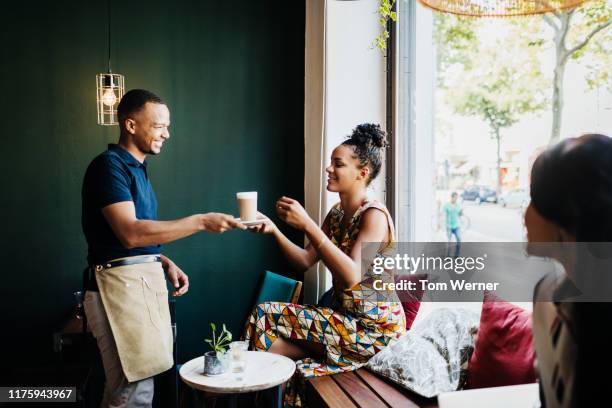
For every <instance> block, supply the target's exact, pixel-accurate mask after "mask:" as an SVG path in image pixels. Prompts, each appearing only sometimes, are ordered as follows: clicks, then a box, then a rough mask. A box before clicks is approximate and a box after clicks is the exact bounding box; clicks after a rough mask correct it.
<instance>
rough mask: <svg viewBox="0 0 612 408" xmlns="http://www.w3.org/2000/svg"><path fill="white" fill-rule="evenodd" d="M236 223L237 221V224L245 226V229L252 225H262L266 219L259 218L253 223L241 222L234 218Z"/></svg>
mask: <svg viewBox="0 0 612 408" xmlns="http://www.w3.org/2000/svg"><path fill="white" fill-rule="evenodd" d="M234 219H235V220H236V221H238V222H239V223H241V224H243V225H246V226H247V227H252V226H254V225H259V224H263V223H264V222H265V221H266V219H265V218H263V217H259V216H258V218H257V219H256V220H253V221H242V220H241V219H240V218H234Z"/></svg>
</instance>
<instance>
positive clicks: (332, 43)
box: [304, 0, 386, 303]
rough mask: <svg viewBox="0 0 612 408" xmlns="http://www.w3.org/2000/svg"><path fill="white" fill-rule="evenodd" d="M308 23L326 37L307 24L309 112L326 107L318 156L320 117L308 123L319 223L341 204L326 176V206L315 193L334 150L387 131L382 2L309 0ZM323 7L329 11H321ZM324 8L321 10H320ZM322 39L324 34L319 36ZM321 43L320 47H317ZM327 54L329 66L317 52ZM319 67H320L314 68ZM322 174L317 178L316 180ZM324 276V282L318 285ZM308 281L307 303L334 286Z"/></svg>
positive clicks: (311, 199) (377, 186) (312, 201)
mask: <svg viewBox="0 0 612 408" xmlns="http://www.w3.org/2000/svg"><path fill="white" fill-rule="evenodd" d="M306 7H307V12H306V16H307V19H308V18H311V19H316V20H317V21H324V29H325V34H324V35H323V36H322V38H324V39H323V40H321V36H320V35H319V36H317V33H316V32H314V31H312V30H310V31H309V29H308V27H311V28H312V27H314V26H315V25H316V24H311V25H309V22H308V21H307V22H306V25H307V30H306V61H305V64H306V83H305V87H306V90H305V91H306V92H305V95H306V100H305V105H306V111H305V113H307V114H308V112H311V113H312V110H313V106H314V105H313V104H316V103H323V104H324V109H323V114H322V120H323V124H322V125H323V144H322V146H319V152H317V144H316V141H313V140H312V138H315V137H320V136H321V134H320V133H319V134H318V135H317V133H316V132H314V131H313V127H315V126H314V123H315V122H316V117H315V116H312V115H311V116H308V115H307V116H306V118H305V122H306V124H305V137H306V141H305V143H306V160H305V162H306V168H305V172H306V183H305V188H306V192H305V195H306V210H307V211H308V212H309V214H310V215H311V216H312V217H313V218H314V219H315V220H318V221H319V223H320V222H321V221H322V217H324V216H325V214H327V211H329V209H330V208H331V206H332V205H333V204H334V203H336V202H337V201H338V196H337V194H332V193H327V192H326V190H325V177H322V178H321V179H320V180H321V181H320V183H321V184H319V187H320V189H319V191H320V192H322V195H320V197H321V205H320V206H318V204H316V201H317V198H318V197H319V192H316V191H313V190H314V189H315V188H316V187H315V186H316V183H317V181H316V180H315V178H316V177H318V175H319V174H321V172H322V171H323V169H324V167H325V166H323V167H321V160H320V157H321V155H322V157H323V161H324V164H325V165H327V164H328V163H329V157H330V155H331V152H332V150H333V149H334V148H335V147H336V146H337V145H339V144H340V143H341V142H342V141H343V140H344V138H345V137H346V136H348V135H350V133H351V131H352V129H353V128H354V127H355V126H356V125H358V124H360V123H364V122H374V123H380V125H381V127H383V128H385V83H386V81H385V78H386V74H385V59H384V57H383V55H382V54H381V52H380V51H379V50H378V49H377V48H375V47H374V46H373V43H374V39H375V38H376V36H377V35H378V34H379V25H378V0H360V1H338V0H327V1H325V0H308V1H307V2H306ZM321 7H323V9H321ZM317 9H318V11H317ZM319 34H320V33H319ZM317 41H318V42H317ZM314 46H318V47H321V48H323V49H324V52H323V53H322V56H323V58H324V61H323V62H321V61H320V60H319V59H320V58H321V56H320V55H318V54H317V53H316V52H313V49H312V47H314ZM313 64H314V65H313ZM318 66H323V67H324V79H323V81H322V83H323V88H324V89H323V101H321V102H320V101H318V100H316V98H317V97H318V94H317V93H316V92H315V90H316V89H317V87H319V86H321V84H319V83H318V82H317V81H316V79H315V78H313V77H312V76H311V77H309V74H308V73H309V72H311V71H312V70H313V69H314V67H318ZM315 175H316V177H315ZM371 196H372V197H373V198H378V199H379V200H381V201H383V202H384V196H385V189H384V177H383V176H382V174H381V176H379V178H378V179H377V180H376V181H374V182H373V183H372V191H371ZM313 275H316V276H317V277H318V283H317V284H315V281H316V279H315V278H314V277H313ZM306 276H307V277H306V279H305V289H304V291H305V293H304V296H305V298H304V300H305V302H307V303H311V302H316V300H317V298H318V297H319V296H320V295H321V294H322V293H323V292H324V291H325V290H326V289H327V288H329V287H330V285H331V279H330V276H329V272H324V269H323V268H321V269H319V271H317V270H315V269H314V268H313V269H311V270H310V271H309V272H308V273H307V275H306Z"/></svg>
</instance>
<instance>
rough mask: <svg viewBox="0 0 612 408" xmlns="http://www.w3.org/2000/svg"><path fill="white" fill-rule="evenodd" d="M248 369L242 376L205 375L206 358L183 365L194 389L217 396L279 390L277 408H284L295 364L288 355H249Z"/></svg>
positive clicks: (183, 378)
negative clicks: (284, 387) (285, 387)
mask: <svg viewBox="0 0 612 408" xmlns="http://www.w3.org/2000/svg"><path fill="white" fill-rule="evenodd" d="M245 358H246V367H245V369H244V371H243V372H242V373H233V372H231V370H230V371H228V372H227V373H224V374H220V375H215V376H209V375H204V374H203V371H204V357H197V358H194V359H193V360H190V361H188V362H187V363H185V364H183V366H182V367H181V370H180V372H179V374H180V376H181V379H182V380H183V382H185V383H186V384H187V385H188V386H189V387H191V388H192V389H194V390H199V391H205V392H209V393H213V394H230V395H231V394H243V393H247V392H255V391H262V390H267V389H270V388H273V387H276V390H275V393H274V396H275V398H274V399H275V403H274V405H275V406H277V407H282V404H283V401H282V384H283V383H285V382H286V381H287V380H289V379H290V378H291V376H293V373H294V372H295V362H294V361H293V360H291V359H289V358H287V357H285V356H281V355H279V354H274V353H266V352H260V351H247V352H246V353H245Z"/></svg>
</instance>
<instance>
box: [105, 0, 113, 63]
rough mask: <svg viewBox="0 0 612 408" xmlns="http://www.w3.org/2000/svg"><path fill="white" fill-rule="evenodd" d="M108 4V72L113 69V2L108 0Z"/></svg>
mask: <svg viewBox="0 0 612 408" xmlns="http://www.w3.org/2000/svg"><path fill="white" fill-rule="evenodd" d="M106 3H107V6H108V73H109V74H110V73H111V72H112V71H111V2H110V0H107V2H106Z"/></svg>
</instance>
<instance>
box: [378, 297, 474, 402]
mask: <svg viewBox="0 0 612 408" xmlns="http://www.w3.org/2000/svg"><path fill="white" fill-rule="evenodd" d="M478 321H479V316H478V313H476V312H474V311H471V310H467V309H461V308H455V309H448V308H444V309H437V310H433V311H432V312H431V313H430V314H429V315H428V316H427V317H425V319H424V320H423V321H421V322H420V323H418V324H417V325H416V326H415V327H414V328H413V329H412V330H411V331H409V332H408V333H406V334H405V335H404V336H403V337H402V338H400V340H399V341H397V342H395V343H394V344H392V345H391V346H388V347H387V348H386V349H384V350H383V351H381V352H380V353H378V354H376V355H375V356H374V357H372V358H371V359H370V361H369V362H368V365H367V367H368V368H369V369H370V370H371V371H374V372H375V373H377V374H379V375H381V376H383V377H386V378H388V379H389V380H391V381H393V382H395V383H397V384H400V385H402V386H404V387H405V388H407V389H409V390H410V391H413V392H415V393H417V394H419V395H422V396H424V397H428V398H430V397H434V396H437V395H438V394H440V393H442V392H449V391H455V390H457V389H459V388H460V387H461V386H462V385H463V383H464V382H465V376H466V368H467V362H468V361H469V359H470V356H471V353H472V351H473V350H474V337H475V334H476V331H477V330H478Z"/></svg>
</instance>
